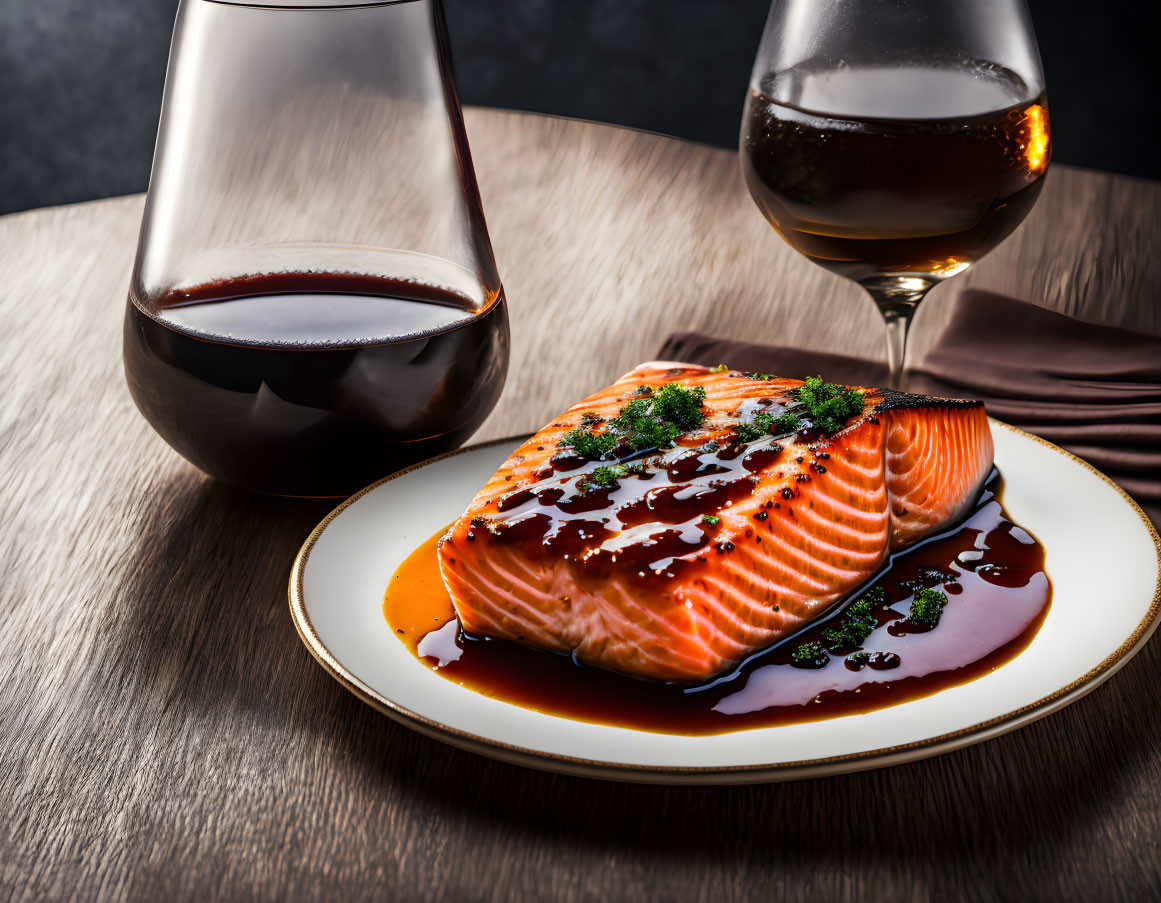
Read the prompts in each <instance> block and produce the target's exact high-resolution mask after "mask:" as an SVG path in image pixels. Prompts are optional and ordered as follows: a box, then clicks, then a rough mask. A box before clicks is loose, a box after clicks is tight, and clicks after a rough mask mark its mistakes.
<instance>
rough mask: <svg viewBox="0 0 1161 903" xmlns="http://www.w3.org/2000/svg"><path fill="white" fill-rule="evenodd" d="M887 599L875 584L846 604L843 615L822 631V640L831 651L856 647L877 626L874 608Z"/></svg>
mask: <svg viewBox="0 0 1161 903" xmlns="http://www.w3.org/2000/svg"><path fill="white" fill-rule="evenodd" d="M886 601H887V594H886V593H885V592H884V591H883V588H882V587H881V586H876V587H874V588H872V589H871V590H869V591H868V592H867V593H865V594H864V595H863V596H862V597H860V598H858V599H856V600H855V601H854V602H852V603H851V604H850V605H849V606H847V610H846V612H844V617H843V618H842V620H840V621H839V622H838V624H836V625H835V626H834V627H828V628H826V629H825V630H824V631H823V632H822V641H823V643H824V644H825V645H826V647H827V649H829V650H830V651H831V652H844V651H846V650H848V649H857V648H858V647H859V646H861V645H862V643H863V640H865V639H866V638H867V637H869V636H870V635H871V631H872V630H874V629H875V628H876V627H878V626H879V619H878V618H876V617H875V614H874V612H875V609H876V608H877V607H878V606H879V605H882V604H883V603H884V602H886Z"/></svg>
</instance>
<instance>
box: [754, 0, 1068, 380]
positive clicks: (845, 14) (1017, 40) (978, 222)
mask: <svg viewBox="0 0 1161 903" xmlns="http://www.w3.org/2000/svg"><path fill="white" fill-rule="evenodd" d="M739 145H740V151H741V159H742V169H743V172H744V174H745V178H746V184H747V185H748V187H749V189H750V193H751V195H752V196H753V198H754V201H755V202H756V203H757V205H758V207H759V209H761V211H762V213H763V214H764V215H765V216H766V219H767V220H769V221H770V224H771V225H772V226H773V227H774V229H775V230H776V231H777V232H778V234H779V235H781V236H782V238H783V239H785V241H786V242H787V243H788V244H789V245H790V246H791V247H792V248H794V249H795V250H796V251H798V252H799V253H800V254H803V255H805V256H806V257H807V259H809V260H811V261H813V262H814V263H817V264H819V265H820V266H823V267H825V268H826V269H828V270H831V271H832V272H834V273H838V274H839V275H840V276H845V277H846V278H848V279H852V280H854V281H855V282H857V283H858V284H859V285H861V286H863V288H865V289H866V290H867V292H868V293H869V294H870V295H871V297H872V298H873V299H874V301H875V304H876V305H878V308H879V310H880V311H881V312H882V314H883V317H884V319H885V321H886V325H887V361H888V365H889V368H890V373H891V377H890V379H891V385H892V386H894V387H896V388H899V387H901V386H902V382H903V359H904V354H905V351H906V341H907V329H908V327H909V325H910V323H911V318H912V316H913V315H914V313H915V308H916V307H917V306H918V305H919V302H920V301H922V300H923V298H924V296H925V295H926V294H927V292H928V291H929V290H930V289H931V288H932V286H934V285H936V284H937V283H939V282H941V281H942V280H944V279H946V278H948V277H949V276H954V275H955V274H956V273H961V272H963V271H964V270H965V269H967V268H968V267H969V266H970V265H971V264H972V263H974V262H975V261H976V260H979V258H980V257H982V256H983V255H984V254H986V253H987V252H988V251H990V250H991V249H992V248H994V247H995V246H996V245H997V244H999V243H1000V242H1001V241H1003V240H1004V238H1006V237H1007V236H1008V235H1009V234H1011V232H1012V231H1013V230H1014V229H1015V228H1016V227H1017V226H1018V225H1019V224H1020V223H1021V221H1022V220H1023V219H1024V217H1025V216H1026V215H1027V213H1028V211H1029V210H1030V209H1031V208H1032V205H1033V204H1034V203H1035V202H1036V198H1037V196H1038V195H1039V193H1040V188H1041V185H1042V184H1043V181H1044V173H1045V170H1046V169H1047V167H1048V161H1049V158H1050V156H1051V139H1050V136H1049V127H1048V108H1047V106H1046V101H1045V95H1044V74H1043V72H1042V71H1041V67H1040V55H1039V52H1038V50H1037V48H1036V38H1035V35H1034V34H1033V31H1032V26H1031V23H1030V21H1029V17H1028V11H1027V8H1026V7H1025V4H1024V0H826V2H820V0H774V3H773V4H772V5H771V8H770V14H769V18H768V19H767V22H766V28H765V31H764V32H763V35H762V42H761V45H760V47H759V50H758V56H757V59H756V60H755V63H754V71H753V75H752V77H751V80H750V92H749V95H748V97H747V99H746V108H745V113H744V114H743V119H742V128H741V138H740V141H739Z"/></svg>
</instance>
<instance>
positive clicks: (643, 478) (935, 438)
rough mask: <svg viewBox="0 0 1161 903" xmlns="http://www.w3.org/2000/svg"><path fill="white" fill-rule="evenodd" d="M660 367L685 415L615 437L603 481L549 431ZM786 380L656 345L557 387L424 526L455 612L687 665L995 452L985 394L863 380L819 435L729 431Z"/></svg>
mask: <svg viewBox="0 0 1161 903" xmlns="http://www.w3.org/2000/svg"><path fill="white" fill-rule="evenodd" d="M669 383H676V384H678V385H680V386H682V387H684V388H686V389H690V390H694V391H697V387H701V388H703V389H704V391H705V397H704V401H702V407H701V413H702V416H703V417H704V419H703V420H702V422H701V423H700V425H699V426H697V427H696V428H695V429H692V430H691V431H689V432H686V433H684V434H681V435H679V436H677V437H676V438H675V439H674V440H673V442H674V445H673V447H671V448H668V449H665V450H656V449H654V450H645V451H642V452H636V453H634V452H633V451H632V450H631V449H624V448H622V449H619V450H617V451H616V452H615V453H612V454H614V455H616V456H620V457H619V458H614V459H613V460H612V463H613V464H618V462H619V463H620V464H621V465H622V466H621V467H620V468H619V469H618V473H617V475H616V478H615V481H614V482H612V484H611V485H607V484H608V477H609V473H608V471H607V470H606V472H604V476H603V479H604V484H602V485H599V486H598V485H595V484H594V482H593V481H594V480H595V479H596V477H597V476H601V474H595V471H596V468H598V467H602V466H604V467H606V468H607V467H608V465H609V464H610V460H592V459H588V458H585V457H583V456H581V455H578V454H577V453H576V452H575V450H573V449H570V448H569V447H568V443H567V441H566V443H565V445H564V446H563V447H561V446H560V443H561V440H562V439H563V438H564V437H565V434H566V433H569V431H572V430H576V429H577V428H581V429H587V430H590V431H591V432H592V433H594V434H596V433H599V432H601V431H602V429H605V428H607V427H602V423H607V422H608V421H609V420H610V419H612V418H615V417H617V415H618V412H619V411H621V410H622V409H623V408H624V407H625V405H627V404H628V403H629V402H630V401H632V400H633V399H634V398H641V397H650V395H651V393H652V392H654V391H655V390H657V389H658V388H659V387H662V386H664V385H666V384H669ZM800 386H802V382H801V381H799V380H793V379H778V378H768V377H767V378H761V377H755V376H754V375H746V374H743V373H740V372H738V371H736V370H723V369H722V368H716V369H714V370H710V369H707V368H705V367H700V366H691V365H686V364H677V363H671V362H652V363H648V364H642V365H641V366H639V367H637V368H635V369H634V370H632V371H630V372H629V373H626V374H625V375H624V376H622V377H621V378H620V379H618V380H617V381H616V382H615V383H613V384H612V385H611V386H609V387H608V388H606V389H602V390H601V391H599V392H597V393H596V394H594V395H592V396H590V397H589V398H586V399H585V400H584V401H581V402H579V403H577V404H575V405H573V406H572V407H571V408H569V409H568V410H567V411H565V412H564V413H563V414H561V415H560V417H558V418H557V419H556V420H554V421H553V422H552V423H551V424H549V425H548V426H546V427H544V428H543V429H542V430H540V431H539V432H538V433H536V434H535V435H534V436H533V437H532V438H531V439H529V440H528V441H527V442H524V443H523V444H522V445H521V446H520V447H519V448H518V449H516V451H515V452H514V453H513V454H512V455H511V457H509V458H508V460H507V461H505V462H504V464H503V466H501V467H500V469H499V470H498V471H497V472H496V474H495V475H494V476H493V477H492V478H491V479H490V480H489V481H488V482H487V484H486V485H485V486H484V487H483V489H481V490H480V492H479V494H478V495H477V496H476V497H475V499H473V501H472V503H471V505H470V506H469V507H468V510H467V511H466V512H465V513H464V515H463V516H462V517H461V518H460V519H459V520H457V521H456V522H455V523H454V524H453V525H452V527H451V528H450V530H449V531H448V533H447V535H446V536H445V537H444V538H443V539H442V540H441V541H440V543H439V551H438V554H439V565H440V571H441V573H442V575H443V579H444V583H445V584H446V586H447V589H448V591H449V593H450V594H451V597H452V600H453V602H454V604H455V608H456V612H457V613H458V615H459V618H460V621H461V623H462V625H463V628H464V630H466V631H467V632H469V633H472V634H480V635H486V636H492V637H501V638H503V639H507V640H513V641H516V642H520V643H525V644H528V645H532V646H536V647H540V648H543V649H551V650H555V651H558V652H564V653H570V654H572V655H573V656H574V657H575V658H576V659H577V660H579V661H581V662H584V663H586V664H590V665H595V666H598V667H602V668H609V669H613V670H617V671H622V672H625V673H628V674H633V675H638V676H641V677H649V678H656V679H660V680H667V681H696V680H702V679H705V678H708V677H711V676H713V675H714V674H716V673H718V672H719V671H721V670H722V669H723V668H725V667H727V666H729V665H730V664H732V663H734V662H736V661H738V660H739V659H742V658H744V657H745V656H747V655H749V654H750V653H752V652H754V651H756V650H758V649H761V648H762V647H764V646H767V645H769V644H771V643H773V642H776V641H777V640H779V639H781V638H783V637H786V636H788V635H790V634H793V633H795V632H797V631H798V630H800V629H801V628H802V627H803V626H805V625H806V623H807V622H809V621H812V620H814V619H816V618H818V617H819V616H820V615H822V614H823V613H825V612H826V611H827V610H828V609H830V608H831V607H832V606H833V605H834V604H835V603H836V602H838V601H839V600H840V599H842V598H843V597H844V596H846V595H848V594H849V593H851V592H852V591H853V590H854V589H856V588H857V587H858V586H859V585H860V584H861V583H863V582H864V581H865V580H867V579H868V578H870V577H871V576H872V575H873V574H874V573H875V571H876V570H878V568H879V567H880V565H881V564H882V563H883V561H884V559H885V558H886V556H887V555H888V553H889V552H891V551H894V550H896V549H900V548H902V547H904V546H907V545H909V544H911V543H913V542H915V541H916V540H918V539H920V538H921V537H923V536H925V535H927V534H929V533H931V532H933V531H935V530H938V529H939V528H940V527H943V526H945V525H949V524H950V523H951V522H953V521H955V520H956V519H957V518H959V517H960V516H961V515H962V514H963V513H965V511H966V510H967V509H968V508H969V507H970V506H971V505H972V503H973V502H974V501H975V499H976V497H977V495H978V493H979V491H980V488H981V486H982V485H983V482H984V479H985V478H986V476H987V474H988V472H989V470H990V468H991V465H992V453H993V450H992V436H991V432H990V430H989V427H988V422H987V417H986V415H985V414H984V408H983V405H982V404H981V403H979V402H965V401H953V400H947V399H940V398H930V397H926V396H918V395H906V394H903V393H899V392H894V391H892V390H887V389H876V388H866V387H864V388H862V390H861V391H862V392H863V393H864V394H863V399H862V410H861V411H857V412H856V413H854V414H852V415H851V416H849V417H848V418H846V419H845V420H844V422H843V423H842V424H841V425H840V427H839V428H838V430H837V432H834V433H833V434H831V435H827V434H825V433H820V432H819V431H818V430H813V429H801V430H799V431H798V432H794V433H790V434H788V435H778V432H779V430H778V429H777V428H773V427H771V428H770V429H769V430H768V431H766V432H763V433H762V435H760V436H756V437H755V435H754V434H755V433H756V432H757V431H756V430H750V431H749V435H748V436H747V437H746V438H748V439H749V441H743V439H741V438H740V437H739V431H740V430H742V429H743V428H742V427H739V423H753V422H755V421H754V418H755V417H756V416H757V415H759V414H761V415H762V416H764V417H766V418H767V419H766V420H765V421H759V422H763V423H766V424H768V423H769V420H770V418H775V417H777V416H778V415H779V414H782V413H785V412H786V411H787V410H790V411H792V412H793V411H794V410H795V401H794V399H795V397H796V396H795V394H794V393H795V390H797V389H798V388H799V387H800ZM780 422H781V421H780ZM573 435H576V434H575V433H573Z"/></svg>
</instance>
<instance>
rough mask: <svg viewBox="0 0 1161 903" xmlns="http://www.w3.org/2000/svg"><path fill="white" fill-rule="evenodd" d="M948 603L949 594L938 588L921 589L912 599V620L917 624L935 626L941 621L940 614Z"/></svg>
mask: <svg viewBox="0 0 1161 903" xmlns="http://www.w3.org/2000/svg"><path fill="white" fill-rule="evenodd" d="M945 605H947V596H946V595H945V594H944V593H941V592H940V591H939V590H937V589H930V588H928V589H921V590H920V591H919V592H917V593H916V594H915V598H914V599H913V600H912V601H911V620H912V621H915V622H916V623H917V624H926V625H927V626H928V627H934V626H935V625H936V624H938V623H939V616H940V615H942V614H943V607H944V606H945Z"/></svg>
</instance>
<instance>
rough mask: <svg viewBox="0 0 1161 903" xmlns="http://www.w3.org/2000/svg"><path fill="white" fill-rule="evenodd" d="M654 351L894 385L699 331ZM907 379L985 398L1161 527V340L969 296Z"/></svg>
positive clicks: (857, 367)
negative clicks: (1104, 477) (1100, 475)
mask: <svg viewBox="0 0 1161 903" xmlns="http://www.w3.org/2000/svg"><path fill="white" fill-rule="evenodd" d="M658 356H659V358H661V359H664V360H681V361H689V362H691V363H702V364H710V365H716V364H719V363H725V364H728V365H729V366H731V367H733V368H735V369H739V370H754V371H759V372H766V373H777V374H778V375H779V376H793V377H803V376H808V375H814V374H821V375H822V376H824V377H825V378H826V379H827V380H829V381H831V382H839V383H847V384H852V385H870V386H874V385H881V384H882V383H883V382H884V380H885V379H886V378H887V369H886V367H885V366H884V365H883V364H881V363H879V362H877V361H867V360H861V359H858V358H852V357H844V356H842V355H836V354H827V353H825V352H814V351H804V350H802V349H798V348H777V347H771V346H767V345H758V344H753V343H750V342H736V341H730V340H727V339H715V338H711V337H708V336H704V335H698V334H696V333H680V334H677V335H673V336H670V337H669V339H668V340H667V341H666V342H665V344H664V346H662V348H661V350H660V351H659V352H658ZM908 376H909V386H908V387H909V389H910V390H911V391H912V392H924V393H927V394H930V395H941V396H944V397H948V398H979V399H981V400H982V401H983V402H984V403H985V405H986V406H987V409H988V413H990V414H991V415H992V416H994V417H997V418H999V419H1000V420H1003V421H1005V422H1007V423H1011V424H1012V425H1013V426H1017V427H1019V428H1021V429H1024V430H1027V431H1028V432H1030V433H1035V434H1037V435H1039V436H1043V437H1044V438H1045V439H1047V440H1049V441H1050V442H1054V443H1056V444H1058V445H1060V446H1063V447H1064V448H1067V449H1068V450H1069V451H1071V452H1073V453H1074V454H1076V455H1079V456H1080V457H1082V458H1084V459H1085V460H1086V461H1088V462H1089V463H1091V464H1092V465H1093V466H1094V467H1096V468H1098V469H1099V470H1102V471H1104V472H1105V473H1106V474H1108V475H1109V476H1110V477H1111V478H1112V479H1114V480H1116V481H1117V482H1118V483H1119V484H1120V485H1121V486H1122V487H1124V489H1125V490H1126V491H1128V492H1129V493H1130V494H1131V495H1133V496H1135V497H1136V498H1137V500H1138V501H1139V502H1140V503H1141V504H1142V505H1145V506H1146V507H1147V510H1148V513H1149V514H1150V516H1151V517H1152V518H1153V520H1154V522H1158V521H1159V520H1161V504H1159V503H1161V339H1158V338H1153V337H1149V336H1143V335H1139V334H1137V333H1133V332H1129V331H1127V330H1123V329H1114V328H1112V327H1109V326H1097V325H1094V324H1091V323H1084V322H1081V321H1079V320H1074V319H1072V318H1071V317H1067V316H1064V315H1063V314H1058V313H1055V312H1053V311H1050V310H1046V309H1045V308H1042V307H1038V306H1036V305H1035V304H1029V303H1027V302H1025V301H1018V300H1015V299H1013V298H1005V297H1003V296H1002V295H996V294H993V293H991V292H984V291H979V290H968V291H965V292H964V293H962V294H961V295H960V296H959V299H958V301H957V303H956V308H955V310H954V311H953V313H952V317H951V321H950V322H949V324H948V327H947V329H946V330H945V331H944V333H943V334H942V335H941V336H940V337H939V339H938V341H937V342H936V343H935V346H934V347H933V348H932V349H931V351H930V352H928V354H927V356H926V357H925V358H924V360H923V361H921V362H919V364H918V365H917V366H913V368H912V369H910V370H909V371H908Z"/></svg>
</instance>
